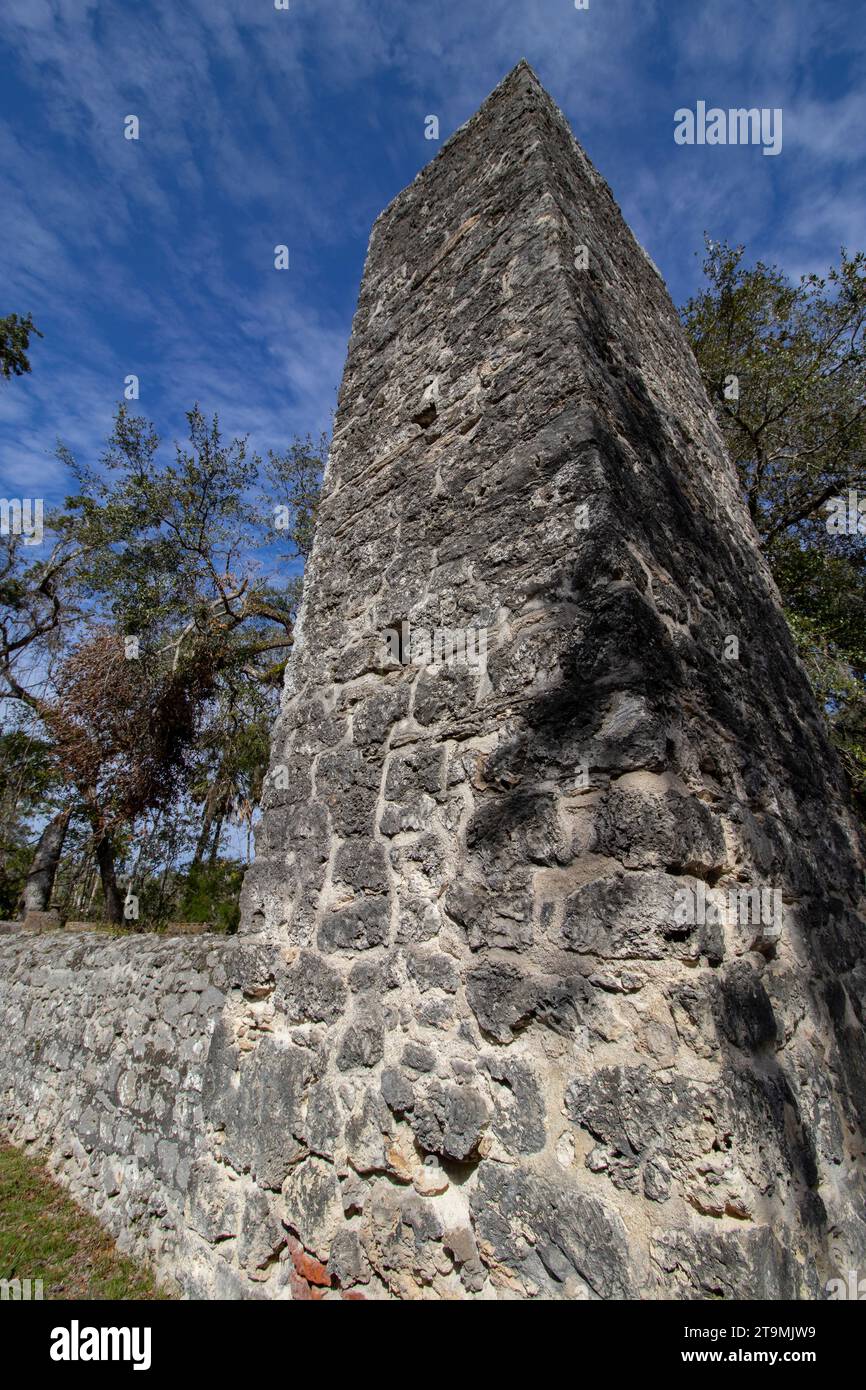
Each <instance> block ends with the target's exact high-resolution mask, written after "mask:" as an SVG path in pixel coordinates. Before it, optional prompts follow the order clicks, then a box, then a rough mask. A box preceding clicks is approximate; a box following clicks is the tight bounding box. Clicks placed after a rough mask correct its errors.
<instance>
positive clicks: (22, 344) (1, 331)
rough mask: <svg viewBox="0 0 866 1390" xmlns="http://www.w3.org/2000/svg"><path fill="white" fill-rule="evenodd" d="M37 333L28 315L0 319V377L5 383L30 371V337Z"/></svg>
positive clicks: (14, 315) (38, 336) (8, 316)
mask: <svg viewBox="0 0 866 1390" xmlns="http://www.w3.org/2000/svg"><path fill="white" fill-rule="evenodd" d="M33 333H35V334H36V336H37V338H41V337H42V336H43V335H42V334H41V333H40V332H39V329H38V328H37V327H36V325H35V323H34V322H33V319H32V317H31V315H30V314H27V315H26V316H25V317H24V318H23V319H22V318H19V317H18V315H17V314H7V315H6V317H5V318H0V375H2V376H3V377H4V378H5V379H6V380H7V381H8V380H9V378H10V377H11V376H24V374H25V372H29V371H30V358H29V357H28V356H27V353H28V351H29V349H30V337H31V334H33Z"/></svg>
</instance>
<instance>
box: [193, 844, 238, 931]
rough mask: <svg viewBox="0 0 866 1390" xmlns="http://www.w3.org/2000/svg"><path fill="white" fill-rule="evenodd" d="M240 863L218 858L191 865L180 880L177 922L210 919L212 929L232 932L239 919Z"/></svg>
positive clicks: (207, 920)
mask: <svg viewBox="0 0 866 1390" xmlns="http://www.w3.org/2000/svg"><path fill="white" fill-rule="evenodd" d="M244 867H245V866H244V865H243V864H241V863H238V862H237V861H235V860H227V859H219V860H217V861H216V862H215V863H213V864H206V865H205V864H192V865H191V866H190V868H189V871H188V872H187V874H186V876H185V879H184V880H183V882H182V890H181V893H180V898H179V904H178V921H181V922H210V924H211V926H212V927H213V929H214V931H222V932H229V933H231V932H236V931H237V929H238V922H239V921H240V915H241V913H240V907H239V906H238V899H239V897H240V891H241V884H242V882H243V877H244Z"/></svg>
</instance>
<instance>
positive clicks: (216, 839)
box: [208, 816, 224, 869]
mask: <svg viewBox="0 0 866 1390" xmlns="http://www.w3.org/2000/svg"><path fill="white" fill-rule="evenodd" d="M223 819H224V817H223V816H217V818H216V823H215V825H214V832H213V843H212V844H211V847H210V858H209V859H208V868H211V869H212V868H213V866H214V864H215V863H216V861H217V855H218V854H219V848H220V840H221V839H222V834H223Z"/></svg>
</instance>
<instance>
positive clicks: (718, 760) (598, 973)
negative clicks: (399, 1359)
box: [0, 63, 866, 1299]
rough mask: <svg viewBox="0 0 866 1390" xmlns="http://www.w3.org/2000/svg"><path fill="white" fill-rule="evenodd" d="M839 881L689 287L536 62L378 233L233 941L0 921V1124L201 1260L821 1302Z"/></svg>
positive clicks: (844, 968)
mask: <svg viewBox="0 0 866 1390" xmlns="http://www.w3.org/2000/svg"><path fill="white" fill-rule="evenodd" d="M443 630H444V631H447V632H450V633H454V632H463V633H465V632H466V631H467V630H468V631H470V632H473V633H474V634H475V636H476V638H477V636H478V634H480V633H483V635H484V643H485V644H486V660H482V661H479V660H469V659H468V651H469V648H467V649H466V651H465V652H464V655H463V657H462V658H461V656H460V655H459V654H458V655H457V656H455V657H453V658H452V659H450V660H437V661H432V662H426V663H425V662H424V661H423V660H418V659H416V657H415V655H414V653H415V652H417V650H418V648H417V646H416V645H415V644H414V643H413V641H412V640H411V634H412V633H415V634H417V633H419V632H420V633H422V634H423V633H433V634H435V633H437V632H442V631H443ZM388 633H390V634H391V635H392V637H393V634H394V633H399V634H401V636H400V639H399V642H398V643H397V645H396V646H395V644H394V642H393V640H391V641H388V640H386V634H388ZM472 650H474V651H475V652H476V653H477V650H478V644H477V642H476V643H475V645H474V647H473V648H472ZM863 868H864V848H863V843H862V840H861V839H860V838H859V836H858V831H857V828H856V824H855V822H854V820H853V818H852V817H851V815H850V814H849V812H848V810H847V809H846V790H845V786H844V779H843V777H842V774H841V772H840V770H839V767H838V764H837V762H836V759H835V756H834V754H833V752H832V751H831V749H830V747H829V746H828V743H827V740H826V738H825V735H824V732H823V729H822V727H821V721H820V718H819V715H818V712H817V710H816V707H815V704H814V701H813V699H812V696H811V694H810V691H809V688H808V685H807V681H806V678H805V676H804V673H803V670H802V669H801V667H800V665H799V663H798V660H797V658H796V655H795V653H794V649H793V646H792V643H791V640H790V637H789V634H788V631H787V628H786V625H785V622H784V619H783V617H782V614H781V611H780V608H779V603H778V596H777V594H776V591H775V589H774V586H773V583H772V580H771V578H770V576H769V573H768V570H767V567H766V565H765V563H764V561H763V559H762V557H761V555H760V553H759V550H758V546H757V539H756V536H755V533H754V531H753V528H752V525H751V523H750V521H749V518H748V516H747V513H746V511H745V508H744V506H743V504H742V502H741V500H740V497H739V494H738V489H737V482H736V476H735V472H734V469H733V467H732V465H731V463H730V461H729V459H728V458H727V456H726V453H725V449H724V446H723V443H722V440H721V437H720V435H719V432H718V429H717V426H716V424H715V423H714V420H713V416H712V412H711V410H710V407H709V404H708V401H707V398H706V395H705V393H704V390H703V388H702V385H701V382H700V378H699V375H698V371H697V368H696V365H695V362H694V360H693V358H692V356H691V354H690V352H689V350H688V347H687V345H686V342H685V339H684V336H683V333H682V330H681V328H680V325H679V322H678V320H677V315H676V313H675V310H674V308H673V306H672V304H671V302H670V300H669V298H668V295H667V293H666V291H665V288H664V285H663V283H662V281H661V279H660V277H659V275H658V273H657V271H656V270H655V268H654V267H653V265H652V264H651V262H650V261H649V260H648V258H647V257H646V255H645V254H644V252H643V251H642V250H641V248H640V247H639V246H638V245H637V244H636V242H635V241H634V239H633V237H632V236H631V234H630V232H629V230H628V228H627V227H626V226H625V224H624V222H623V220H622V217H621V215H620V213H619V210H618V208H617V207H616V204H615V203H614V201H613V199H612V197H611V194H610V191H609V189H608V188H607V186H606V185H605V183H604V182H603V180H602V179H601V178H600V177H599V175H598V174H597V173H596V171H595V170H594V169H593V168H592V166H591V165H590V163H589V161H588V160H587V158H586V156H585V155H584V154H583V152H582V151H581V149H580V147H579V146H578V145H577V143H576V142H575V140H574V138H573V137H572V135H571V132H570V131H569V129H568V126H567V124H566V122H565V120H564V118H563V116H562V115H561V113H560V112H559V111H558V110H557V108H556V107H555V106H554V104H553V103H552V101H551V100H550V98H549V97H548V96H547V95H546V93H545V92H544V91H543V89H542V88H541V86H540V85H539V83H538V81H537V79H536V78H535V76H534V74H533V73H532V71H531V69H530V68H529V67H528V66H527V65H526V64H525V63H521V64H520V65H519V66H518V67H517V68H516V69H515V70H514V71H513V72H512V73H511V74H510V75H509V76H508V77H507V78H506V79H505V81H504V82H503V83H502V84H501V85H500V86H499V87H498V88H497V89H496V91H495V92H494V93H493V94H492V95H491V97H490V98H489V99H488V101H487V102H486V103H485V104H484V106H483V107H482V108H481V110H480V111H479V112H478V113H477V114H476V115H475V116H474V117H473V118H472V120H471V121H469V122H468V124H467V125H465V126H464V127H463V128H462V129H461V130H459V131H458V132H457V133H456V135H455V136H454V137H453V138H452V139H451V140H450V141H449V142H448V143H447V145H445V146H444V147H443V149H442V151H441V153H440V155H439V156H438V158H436V159H435V160H434V161H433V162H432V163H431V164H430V165H429V166H428V167H427V168H425V169H424V170H423V171H422V173H421V174H420V175H419V176H418V178H417V179H416V180H415V182H414V183H413V184H412V185H411V186H410V187H409V188H408V189H406V190H405V191H404V192H403V193H401V194H400V195H399V197H398V198H396V199H395V201H394V202H393V203H392V204H391V206H390V207H389V208H388V209H387V210H386V211H385V212H384V213H383V214H382V216H381V217H380V218H379V220H378V221H377V223H376V225H375V227H374V230H373V235H372V238H371V242H370V250H369V256H368V261H367V266H366V270H365V274H364V280H363V285H362V289H361V295H360V301H359V305H358V310H357V314H356V318H355V323H354V330H353V334H352V340H351V344H350V348H349V356H348V362H347V365H346V371H345V376H344V380H343V385H342V390H341V395H340V404H339V412H338V417H337V422H336V428H335V433H334V440H333V447H332V451H331V456H330V461H329V465H328V470H327V475H326V480H325V490H324V497H323V501H322V505H321V512H320V517H319V522H318V528H317V534H316V541H315V546H314V550H313V555H312V559H311V562H310V566H309V570H308V575H307V579H306V582H305V592H304V601H303V608H302V614H301V622H300V628H299V633H298V640H297V646H296V651H295V653H294V655H293V659H292V663H291V670H290V673H289V679H288V683H287V687H286V692H285V698H284V702H283V707H282V713H281V716H280V720H279V724H278V727H277V729H276V732H275V736H274V745H273V760H272V767H271V772H270V774H269V778H268V791H267V793H266V797H265V809H264V817H263V824H262V828H261V831H260V833H259V836H258V838H257V854H256V861H255V864H254V866H253V868H252V869H251V871H250V872H249V874H248V876H247V880H246V883H245V887H244V898H243V920H242V928H241V934H240V935H239V937H238V938H237V939H236V940H234V941H229V942H226V941H220V940H218V939H217V938H214V937H207V938H199V939H197V940H191V941H175V942H158V941H154V939H153V938H144V939H141V938H140V939H136V940H131V941H122V942H116V943H109V944H106V942H105V940H104V938H103V939H100V938H98V937H94V936H89V937H76V938H75V939H73V940H70V939H69V938H68V937H61V936H57V935H54V936H45V937H40V938H38V939H36V940H35V941H34V940H33V939H29V940H25V939H24V938H22V937H20V936H18V937H10V938H6V939H4V940H3V941H2V942H0V951H2V959H3V982H2V1023H3V1033H4V1038H5V1039H6V1051H5V1058H4V1060H5V1062H6V1064H7V1065H8V1068H9V1075H8V1077H7V1078H6V1080H5V1082H4V1086H3V1105H2V1111H3V1113H4V1114H5V1116H6V1124H7V1127H8V1128H9V1129H10V1131H11V1132H13V1133H14V1134H15V1135H16V1136H17V1137H18V1138H19V1139H24V1140H25V1141H32V1142H34V1143H38V1144H41V1145H42V1146H43V1147H45V1148H46V1149H48V1150H49V1151H50V1152H51V1154H52V1155H53V1164H54V1167H55V1168H56V1170H57V1171H58V1172H59V1173H60V1174H61V1175H62V1176H63V1177H64V1179H65V1180H66V1181H67V1182H68V1183H69V1184H70V1186H71V1187H72V1188H73V1190H74V1191H75V1192H76V1193H78V1194H79V1195H80V1196H82V1197H83V1198H84V1199H85V1200H87V1201H88V1202H89V1203H90V1204H91V1205H92V1206H94V1208H95V1209H97V1210H99V1211H100V1213H101V1215H102V1216H103V1219H105V1220H106V1221H107V1222H108V1223H109V1224H110V1225H111V1226H112V1228H113V1229H114V1230H116V1231H118V1232H119V1233H120V1234H122V1236H123V1238H124V1240H125V1242H126V1243H127V1244H130V1245H132V1246H134V1247H135V1248H139V1249H149V1250H150V1251H151V1252H152V1253H153V1254H154V1255H155V1256H156V1258H157V1260H158V1262H159V1264H160V1268H161V1269H162V1270H163V1272H169V1273H172V1274H173V1275H174V1277H175V1278H176V1279H177V1280H178V1281H179V1282H180V1284H181V1286H182V1287H183V1288H184V1289H185V1290H186V1291H187V1292H188V1293H190V1294H193V1295H201V1294H205V1295H228V1296H250V1295H252V1296H267V1297H284V1298H285V1297H302V1298H311V1297H325V1298H339V1297H364V1298H384V1297H398V1298H406V1299H415V1298H436V1297H442V1298H466V1299H468V1298H490V1297H495V1298H516V1299H528V1298H539V1297H540V1298H563V1299H596V1298H603V1299H618V1298H670V1297H675V1298H699V1299H700V1298H717V1297H757V1298H769V1299H787V1298H820V1297H823V1296H825V1294H824V1289H825V1285H826V1282H827V1281H828V1279H830V1278H832V1277H834V1276H836V1275H838V1274H840V1273H844V1271H846V1270H847V1269H849V1268H854V1269H859V1270H860V1271H861V1272H866V1219H864V1195H866V1183H864V1133H866V1048H864V1032H863V1023H864V1000H866V954H864V917H863V909H864V898H863V882H864V878H863ZM762 894H763V896H762Z"/></svg>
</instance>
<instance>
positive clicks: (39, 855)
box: [24, 810, 72, 912]
mask: <svg viewBox="0 0 866 1390" xmlns="http://www.w3.org/2000/svg"><path fill="white" fill-rule="evenodd" d="M71 814H72V812H71V811H69V810H67V811H59V812H58V813H57V815H56V816H55V817H54V819H53V820H50V821H49V822H48V824H47V825H46V827H45V829H44V830H43V832H42V834H41V835H40V836H39V844H38V845H37V846H36V853H35V854H34V856H33V863H32V864H31V865H30V871H29V873H28V875H27V879H26V882H25V884H24V911H25V912H47V911H48V909H49V907H50V906H51V893H52V891H53V889H54V879H55V877H56V875H57V866H58V864H59V863H60V856H61V854H62V853H63V842H64V840H65V839H66V829H67V826H68V825H69V817H70V815H71Z"/></svg>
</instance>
